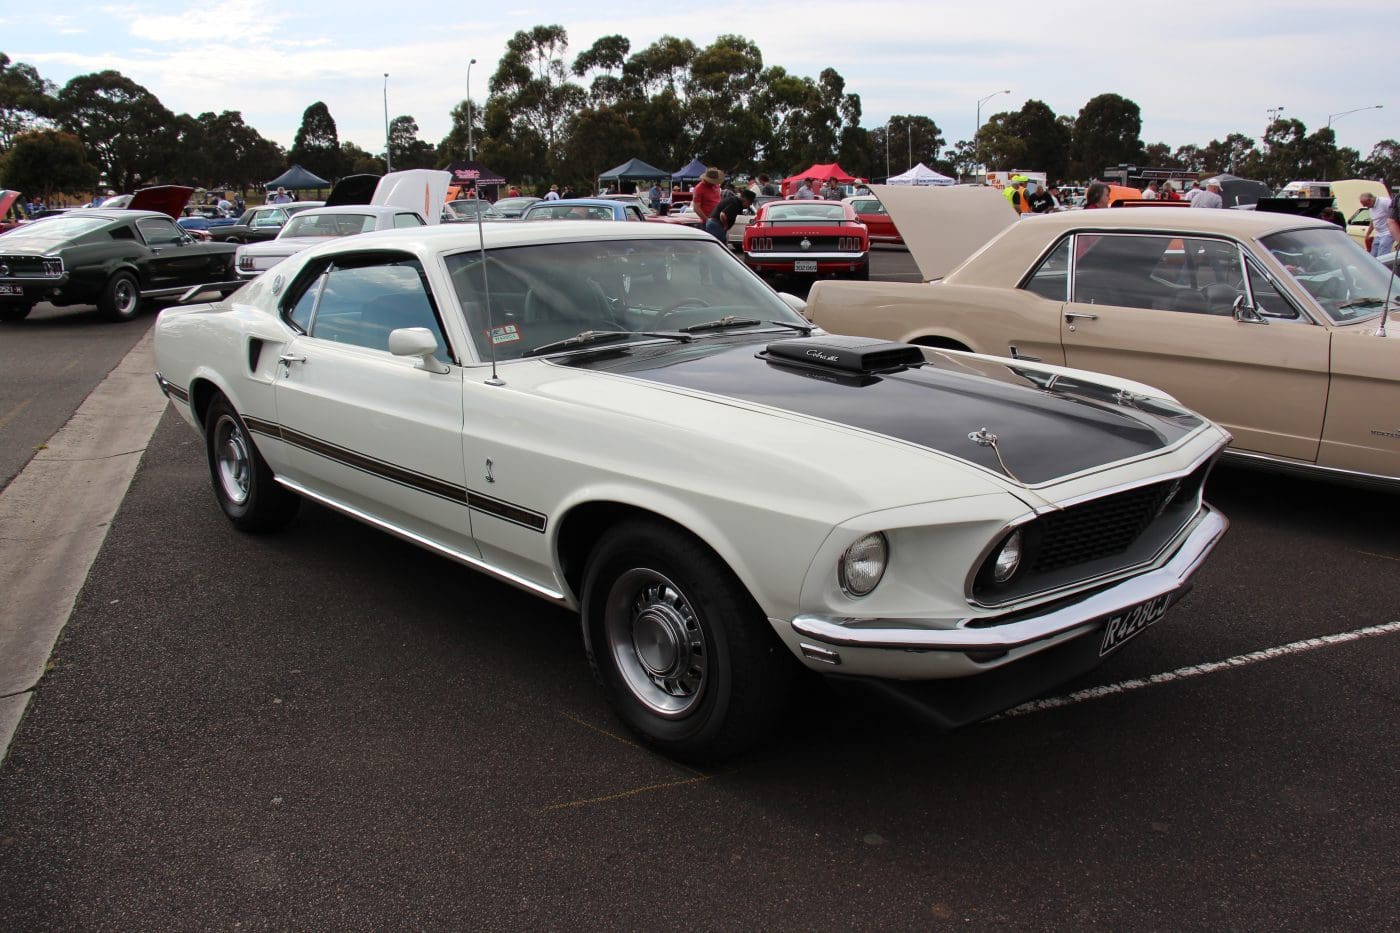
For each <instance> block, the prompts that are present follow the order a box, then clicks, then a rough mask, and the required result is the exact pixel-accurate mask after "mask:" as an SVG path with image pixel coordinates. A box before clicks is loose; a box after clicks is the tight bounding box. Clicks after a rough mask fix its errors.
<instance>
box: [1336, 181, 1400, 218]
mask: <svg viewBox="0 0 1400 933" xmlns="http://www.w3.org/2000/svg"><path fill="white" fill-rule="evenodd" d="M1329 184H1331V186H1332V197H1333V198H1334V199H1336V202H1337V210H1339V211H1341V212H1342V216H1343V217H1350V216H1351V215H1352V214H1355V213H1356V212H1357V211H1359V210H1360V209H1361V195H1362V194H1363V193H1365V192H1370V193H1371V194H1373V195H1375V196H1376V197H1378V198H1388V197H1390V192H1389V191H1387V190H1386V187H1385V185H1383V184H1381V183H1380V182H1378V181H1370V180H1368V179H1365V178H1343V179H1342V180H1341V181H1334V182H1329Z"/></svg>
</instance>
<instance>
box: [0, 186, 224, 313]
mask: <svg viewBox="0 0 1400 933" xmlns="http://www.w3.org/2000/svg"><path fill="white" fill-rule="evenodd" d="M175 210H176V212H177V213H178V210H179V207H176V208H175ZM236 249H237V247H236V246H234V245H233V244H231V243H205V242H199V241H197V240H194V239H193V238H191V237H190V236H189V234H187V233H185V231H183V230H181V229H180V227H178V226H177V225H176V224H175V221H174V220H173V219H172V218H171V217H170V216H169V214H168V213H162V212H159V211H147V210H131V209H129V208H127V209H117V210H104V209H102V208H91V209H84V210H74V211H69V212H67V213H65V214H62V215H60V216H58V217H50V218H46V219H44V220H39V221H35V222H34V223H32V224H26V225H25V226H23V227H19V228H17V229H15V230H11V231H10V232H9V233H6V234H4V235H0V321H18V320H22V319H23V318H24V317H25V316H26V315H28V314H29V312H30V310H31V309H33V307H34V305H35V304H37V303H38V302H40V301H48V302H51V303H53V304H55V305H75V304H95V305H97V308H98V310H99V311H100V312H101V313H102V314H103V316H104V317H107V318H109V319H111V320H114V321H127V320H131V319H132V318H134V317H136V315H137V314H138V313H139V312H140V310H141V304H142V302H143V301H145V300H150V299H157V298H176V297H178V296H180V295H181V294H183V293H185V292H187V291H189V290H190V289H191V288H193V287H195V286H200V285H205V286H210V288H211V289H212V288H213V287H215V286H223V287H222V288H221V289H219V290H224V291H227V290H231V289H232V288H236V287H237V285H238V284H239V283H238V282H237V276H236V275H235V273H234V268H233V256H234V252H235V250H236Z"/></svg>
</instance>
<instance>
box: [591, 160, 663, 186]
mask: <svg viewBox="0 0 1400 933" xmlns="http://www.w3.org/2000/svg"><path fill="white" fill-rule="evenodd" d="M670 177H671V173H670V172H667V171H664V170H663V169H659V168H657V167H656V166H655V165H649V164H647V163H646V162H643V161H642V160H641V159H628V160H627V161H626V162H624V163H622V164H621V165H619V166H618V167H617V168H614V169H610V170H608V171H606V172H604V173H603V174H601V175H599V176H598V186H599V187H600V188H601V187H602V186H604V185H610V184H613V183H616V184H618V185H621V184H624V183H626V182H633V183H634V184H635V183H636V182H639V181H665V180H667V179H669V178H670Z"/></svg>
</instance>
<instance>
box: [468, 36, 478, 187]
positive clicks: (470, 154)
mask: <svg viewBox="0 0 1400 933" xmlns="http://www.w3.org/2000/svg"><path fill="white" fill-rule="evenodd" d="M475 64H476V59H474V58H473V59H472V60H471V61H469V62H467V161H468V162H470V161H471V160H472V159H474V158H476V156H474V155H473V154H472V65H475Z"/></svg>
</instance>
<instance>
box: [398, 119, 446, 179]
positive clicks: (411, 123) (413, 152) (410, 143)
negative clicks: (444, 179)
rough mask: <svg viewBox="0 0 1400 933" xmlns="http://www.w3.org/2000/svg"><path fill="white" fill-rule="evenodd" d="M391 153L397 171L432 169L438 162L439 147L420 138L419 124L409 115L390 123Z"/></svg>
mask: <svg viewBox="0 0 1400 933" xmlns="http://www.w3.org/2000/svg"><path fill="white" fill-rule="evenodd" d="M389 153H390V156H391V157H392V158H391V159H390V161H391V162H392V163H393V166H394V170H395V171H403V170H405V169H410V168H432V167H433V166H434V165H435V164H436V163H437V160H438V154H437V147H435V146H434V145H433V144H432V143H429V142H424V141H423V140H421V139H419V138H418V123H417V121H416V120H414V119H413V117H411V116H408V115H404V116H401V117H395V118H394V119H393V120H392V121H390V123H389Z"/></svg>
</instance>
